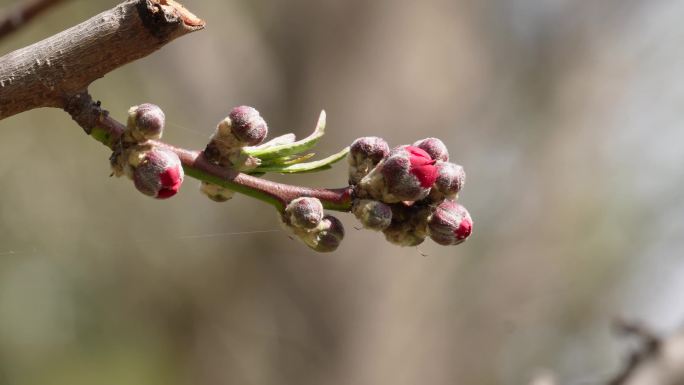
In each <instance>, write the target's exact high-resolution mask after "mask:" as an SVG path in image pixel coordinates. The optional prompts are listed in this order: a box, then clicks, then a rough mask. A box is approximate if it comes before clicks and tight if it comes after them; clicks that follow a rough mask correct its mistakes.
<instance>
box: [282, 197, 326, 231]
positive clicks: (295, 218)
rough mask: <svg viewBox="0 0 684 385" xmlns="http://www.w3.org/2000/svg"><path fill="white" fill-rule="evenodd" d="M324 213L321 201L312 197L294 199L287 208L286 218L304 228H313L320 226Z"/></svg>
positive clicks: (296, 225)
mask: <svg viewBox="0 0 684 385" xmlns="http://www.w3.org/2000/svg"><path fill="white" fill-rule="evenodd" d="M323 214H324V213H323V205H322V204H321V201H320V200H318V199H316V198H310V197H302V198H297V199H294V200H292V202H290V203H288V205H287V207H286V208H285V218H286V220H287V221H289V223H290V224H291V225H293V226H295V227H299V228H302V229H313V228H315V227H316V226H318V224H319V223H320V222H321V219H323Z"/></svg>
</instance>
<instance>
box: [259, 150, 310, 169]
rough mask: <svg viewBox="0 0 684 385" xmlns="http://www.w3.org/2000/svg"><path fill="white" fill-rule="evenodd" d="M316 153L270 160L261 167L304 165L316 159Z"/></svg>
mask: <svg viewBox="0 0 684 385" xmlns="http://www.w3.org/2000/svg"><path fill="white" fill-rule="evenodd" d="M314 155H316V153H313V152H310V153H308V154H306V155H302V156H299V155H293V156H285V157H282V158H276V159H269V160H267V161H265V162H262V163H261V166H286V165H290V164H296V163H302V162H304V161H307V160H309V159H311V158H313V157H314Z"/></svg>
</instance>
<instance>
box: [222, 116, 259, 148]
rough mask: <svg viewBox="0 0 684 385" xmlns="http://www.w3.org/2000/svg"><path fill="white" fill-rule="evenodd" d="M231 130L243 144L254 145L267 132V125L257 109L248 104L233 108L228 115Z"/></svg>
mask: <svg viewBox="0 0 684 385" xmlns="http://www.w3.org/2000/svg"><path fill="white" fill-rule="evenodd" d="M228 120H229V121H230V128H231V132H232V133H233V135H234V136H235V138H237V140H238V141H240V143H242V144H243V145H245V146H256V145H257V144H259V143H261V142H262V141H263V140H264V138H266V135H267V134H268V126H267V125H266V121H265V120H264V118H262V117H261V115H259V111H257V110H256V109H254V108H252V107H249V106H240V107H235V108H233V110H232V111H230V114H229V115H228Z"/></svg>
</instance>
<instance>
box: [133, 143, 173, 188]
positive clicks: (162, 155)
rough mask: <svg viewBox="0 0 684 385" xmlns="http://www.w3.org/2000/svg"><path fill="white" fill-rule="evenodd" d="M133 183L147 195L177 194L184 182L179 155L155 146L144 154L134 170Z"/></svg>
mask: <svg viewBox="0 0 684 385" xmlns="http://www.w3.org/2000/svg"><path fill="white" fill-rule="evenodd" d="M133 183H134V184H135V187H136V188H137V189H138V190H139V191H140V192H142V193H143V194H145V195H149V196H151V197H154V198H157V199H166V198H170V197H172V196H173V195H176V193H177V192H178V190H179V189H180V186H181V184H182V183H183V166H182V165H181V162H180V159H178V156H177V155H176V154H175V153H173V152H171V151H169V150H164V149H160V148H153V149H152V150H149V151H147V152H146V153H144V155H143V156H142V159H141V160H140V163H139V164H137V165H136V166H135V169H134V170H133Z"/></svg>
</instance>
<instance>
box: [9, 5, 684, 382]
mask: <svg viewBox="0 0 684 385" xmlns="http://www.w3.org/2000/svg"><path fill="white" fill-rule="evenodd" d="M16 3H17V2H16V1H9V0H0V6H2V7H3V8H4V7H10V6H12V5H14V4H16ZM116 3H117V2H116V1H104V0H97V1H95V0H87V1H86V0H72V1H69V2H67V3H65V4H64V5H63V6H60V7H57V8H55V9H53V10H51V11H49V12H48V13H47V14H45V15H43V16H42V17H40V18H39V19H38V20H37V21H35V22H33V23H32V24H30V25H29V26H28V27H26V28H24V29H22V30H21V31H20V32H18V33H15V34H14V35H12V36H11V37H9V38H7V39H5V40H2V41H0V54H5V53H8V52H10V51H12V50H14V49H17V48H20V47H23V46H25V45H28V44H30V43H32V42H35V41H38V40H40V39H43V38H45V37H47V36H50V35H52V34H54V33H57V32H59V31H61V30H63V29H66V28H67V27H70V26H72V25H75V24H77V23H79V22H81V21H83V20H85V19H87V18H89V17H91V16H93V15H95V14H97V13H99V12H101V11H103V10H105V9H108V8H110V7H112V6H114V5H115V4H116ZM184 4H185V5H186V6H187V7H188V8H189V9H190V10H191V11H193V12H195V13H196V14H197V15H198V16H200V17H202V18H203V19H205V20H206V21H207V28H206V30H205V31H202V32H198V33H194V34H191V35H189V36H186V37H184V38H182V39H179V40H177V41H175V42H173V43H171V44H170V45H168V46H166V47H164V48H163V49H162V50H161V51H159V52H158V53H155V54H153V55H151V56H150V57H148V58H145V59H143V60H139V61H137V62H135V63H132V64H130V65H127V66H126V67H123V68H120V69H118V70H116V71H114V72H112V73H110V74H109V75H107V76H106V77H104V78H103V79H100V80H98V81H97V82H96V83H94V84H93V86H92V87H91V93H92V94H93V96H94V97H95V98H98V99H100V100H101V101H102V102H103V104H104V106H105V107H106V108H107V109H108V110H110V111H111V113H112V115H114V116H115V117H118V118H119V119H120V120H124V119H125V113H126V111H127V109H128V107H129V106H131V105H135V104H139V103H142V102H153V103H156V104H158V105H160V106H161V107H162V108H163V109H164V110H165V112H166V116H167V129H166V133H165V138H166V140H167V141H168V142H170V143H172V144H175V145H178V146H182V147H187V148H194V149H200V148H203V147H204V145H205V144H206V142H207V139H208V137H209V135H210V134H211V132H212V131H213V128H214V127H215V125H216V123H217V122H218V121H219V120H220V119H222V118H223V117H224V116H226V115H227V113H228V112H229V110H230V108H232V107H233V106H236V105H241V104H248V105H252V106H255V107H256V108H257V109H259V110H260V112H261V113H262V115H263V116H264V117H265V118H266V119H267V121H268V122H269V126H270V132H271V134H272V135H281V134H284V133H287V132H295V133H297V134H298V135H300V136H302V135H306V134H308V133H309V132H310V130H311V129H312V128H313V126H314V124H315V121H316V118H317V115H318V112H319V111H320V110H321V109H323V108H325V109H326V111H327V112H328V133H327V135H326V136H325V137H324V139H323V140H322V141H321V142H320V144H319V153H321V154H329V153H333V152H335V151H337V150H339V149H340V148H341V147H343V146H345V145H348V144H349V143H351V142H352V141H353V140H354V139H355V138H357V137H360V136H367V135H377V136H382V137H385V138H386V139H387V140H388V141H389V142H390V144H392V145H398V144H403V143H412V142H413V141H415V140H417V139H420V138H423V137H427V136H436V137H439V138H442V139H443V140H444V141H445V143H446V144H447V146H448V147H449V149H450V152H451V156H452V159H453V161H455V162H456V163H460V164H462V165H463V166H464V167H465V170H466V172H467V173H468V181H467V184H466V187H465V189H464V191H463V192H462V193H461V196H460V202H461V203H462V204H464V205H465V206H466V207H468V209H469V210H470V212H471V214H472V215H473V218H474V221H475V232H474V234H473V236H472V237H471V238H470V239H469V240H468V242H466V243H465V244H463V245H460V246H457V247H450V248H445V247H441V246H438V245H436V244H434V243H432V242H430V241H426V242H425V243H424V244H423V245H421V246H420V247H418V248H399V247H395V246H392V245H390V244H388V243H387V242H385V241H384V239H383V237H382V235H380V234H377V233H372V232H369V231H357V230H355V228H354V226H356V223H355V220H353V217H351V216H350V215H347V214H340V215H339V216H340V217H341V219H342V220H343V222H344V223H345V225H346V229H347V235H346V239H345V242H344V243H343V244H342V246H341V247H340V248H339V249H338V250H337V251H336V252H335V253H332V254H317V253H314V252H312V251H310V250H309V249H308V248H307V247H305V246H304V245H302V244H300V243H299V242H297V241H293V240H291V239H289V238H288V236H287V234H286V233H285V232H283V231H282V230H280V227H279V225H278V222H277V220H276V214H275V212H274V211H273V209H272V208H271V207H270V206H267V205H265V204H263V203H261V202H259V201H255V200H252V199H249V198H246V197H241V196H238V197H236V198H234V199H233V200H232V201H229V202H227V203H224V204H218V203H215V202H212V201H210V200H208V199H206V198H205V197H204V196H203V195H201V194H200V193H198V191H197V190H198V183H197V181H195V180H193V179H187V180H186V183H185V184H184V186H183V189H182V190H181V193H180V194H179V195H178V196H177V197H174V198H173V199H170V200H167V201H155V200H153V199H150V198H148V197H146V196H143V195H142V194H140V193H138V192H137V191H136V190H135V189H134V188H133V186H132V183H130V181H128V180H125V179H116V178H109V173H110V170H109V166H108V157H109V152H108V150H107V149H106V148H105V147H103V146H101V145H99V144H98V143H97V142H95V141H93V140H92V139H90V138H89V137H87V136H86V135H84V134H83V132H82V130H81V129H80V128H79V127H78V126H76V124H75V123H74V122H72V121H71V119H70V118H69V116H68V115H67V114H65V113H64V112H62V111H60V110H50V109H43V110H34V111H30V112H27V113H23V114H20V115H17V116H14V117H12V118H9V119H6V120H3V121H0V154H2V155H0V186H1V189H0V191H1V192H0V196H1V198H0V384H3V385H15V384H69V385H78V384H93V383H97V384H105V385H107V384H163V385H174V384H208V385H212V384H304V385H306V384H331V385H352V384H354V385H366V384H368V385H370V384H396V385H403V384H406V385H408V384H524V383H527V382H528V381H529V380H530V379H531V378H532V377H534V376H535V375H536V374H537V373H539V372H540V371H543V370H551V371H553V372H554V373H555V374H556V376H557V378H558V379H559V380H560V382H561V383H564V384H594V383H601V382H604V381H605V380H606V379H607V378H608V377H610V375H611V374H612V373H614V372H615V371H616V370H617V369H618V367H619V366H620V364H621V362H622V358H623V352H624V350H625V346H624V345H623V344H622V343H621V342H620V341H619V340H618V339H616V338H615V336H614V335H613V334H612V333H611V329H610V325H611V322H612V320H613V319H614V318H615V317H617V316H624V317H627V318H635V319H639V320H643V321H644V322H646V323H647V324H649V325H651V326H653V327H654V328H655V329H656V330H658V331H663V332H665V331H671V330H674V329H675V328H677V327H678V326H679V325H680V323H681V322H682V321H684V295H682V292H683V291H684V283H682V282H684V280H682V279H681V277H682V275H683V274H684V262H683V261H682V259H681V251H682V250H683V249H684V237H683V236H682V234H683V233H684V201H683V200H682V199H681V195H682V188H684V169H683V168H682V164H683V162H684V129H682V126H683V125H684V112H683V111H684V82H682V81H679V80H680V79H681V78H682V75H683V74H684V50H682V47H683V46H684V23H682V22H681V20H682V18H684V2H681V1H676V0H628V1H625V0H622V1H618V0H602V1H596V2H588V1H579V0H577V1H571V0H547V1H533V0H487V1H477V0H423V1H420V2H418V1H409V0H375V1H372V2H369V1H361V0H347V1H340V0H316V1H313V0H288V1H284V0H283V1H265V0H250V1H246V0H228V1H199V0H185V1H184ZM275 179H277V180H280V181H287V182H288V183H297V184H308V185H312V186H328V187H333V186H342V185H343V184H344V182H345V181H346V167H345V165H344V164H339V165H337V166H336V167H335V168H334V169H333V170H331V171H328V172H325V173H321V174H314V175H305V176H299V177H288V178H282V177H275Z"/></svg>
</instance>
